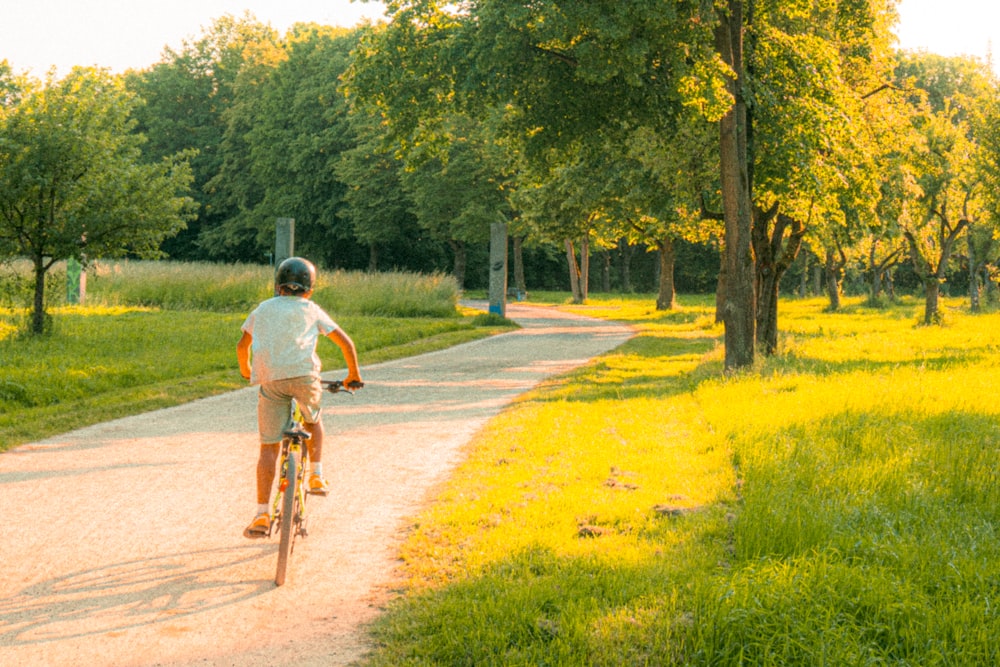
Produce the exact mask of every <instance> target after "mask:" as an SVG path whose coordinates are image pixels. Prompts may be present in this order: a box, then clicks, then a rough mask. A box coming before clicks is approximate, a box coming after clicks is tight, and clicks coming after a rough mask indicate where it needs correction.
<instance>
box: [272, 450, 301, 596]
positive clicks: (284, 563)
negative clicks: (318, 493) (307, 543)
mask: <svg viewBox="0 0 1000 667" xmlns="http://www.w3.org/2000/svg"><path fill="white" fill-rule="evenodd" d="M298 472H299V454H297V453H296V452H289V454H288V463H287V466H286V468H285V477H284V478H283V481H287V484H286V485H285V489H284V490H283V491H281V493H282V497H281V528H280V537H281V539H280V540H279V542H278V569H277V571H276V572H275V574H274V583H275V585H277V586H281V585H282V584H283V583H285V571H286V570H287V569H288V556H289V554H291V551H292V536H293V534H294V533H293V531H294V530H295V486H296V484H295V480H296V479H298Z"/></svg>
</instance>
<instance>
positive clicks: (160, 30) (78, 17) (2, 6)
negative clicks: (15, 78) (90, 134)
mask: <svg viewBox="0 0 1000 667" xmlns="http://www.w3.org/2000/svg"><path fill="white" fill-rule="evenodd" d="M383 9H384V6H383V4H382V3H381V2H365V1H362V0H354V1H353V2H352V1H351V0H281V1H280V2H279V1H276V0H33V1H32V2H24V1H22V0H0V60H3V59H6V60H7V61H8V62H9V63H10V65H11V67H13V68H14V69H15V70H16V71H22V70H27V69H30V70H31V71H32V73H33V74H34V75H35V76H39V77H41V76H43V75H44V74H45V72H46V71H47V70H48V69H49V67H51V66H53V65H55V66H56V68H57V69H58V71H59V73H60V74H66V73H67V72H68V71H69V69H70V68H72V67H73V66H74V65H85V66H91V65H99V66H101V67H110V68H111V69H112V70H113V71H115V72H123V71H125V70H126V69H129V68H135V69H144V68H146V67H148V66H149V65H152V64H153V63H155V62H158V61H159V60H160V54H161V53H162V51H163V47H165V46H169V47H171V48H174V49H177V48H179V47H180V46H181V42H182V41H183V40H185V39H190V38H195V37H198V36H200V34H201V30H202V28H203V27H204V28H208V27H209V26H210V25H211V24H212V22H213V21H214V20H215V19H216V18H219V17H220V16H223V15H225V14H233V15H235V16H241V15H242V14H243V12H244V11H250V12H251V13H252V14H253V15H254V16H255V17H256V18H257V19H259V20H260V21H263V22H265V23H270V24H271V25H272V26H273V27H274V28H275V29H277V30H278V31H280V32H282V33H283V32H284V31H285V30H286V29H287V28H288V27H289V26H291V25H292V24H293V23H298V22H316V23H322V24H324V25H340V26H345V27H353V26H355V25H356V24H357V23H358V22H359V21H362V20H363V19H365V18H372V19H376V18H378V17H380V16H382V12H383Z"/></svg>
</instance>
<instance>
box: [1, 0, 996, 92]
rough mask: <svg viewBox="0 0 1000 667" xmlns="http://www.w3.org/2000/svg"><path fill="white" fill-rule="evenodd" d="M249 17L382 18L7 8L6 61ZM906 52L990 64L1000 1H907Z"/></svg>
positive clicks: (252, 7) (285, 11)
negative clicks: (974, 59) (961, 57)
mask: <svg viewBox="0 0 1000 667" xmlns="http://www.w3.org/2000/svg"><path fill="white" fill-rule="evenodd" d="M244 10H249V11H250V12H252V13H253V14H254V16H256V17H257V18H258V19H260V20H261V21H264V22H268V23H270V24H271V25H272V26H273V27H274V28H276V29H278V30H279V31H282V32H283V31H284V30H285V29H287V28H288V27H289V26H290V25H291V24H293V23H295V22H298V21H315V22H317V23H324V24H327V25H342V26H347V27H351V26H354V25H356V24H357V23H358V21H360V20H362V19H364V18H378V17H379V16H381V15H382V10H383V5H382V3H380V2H362V1H360V0H357V1H355V2H351V0H284V1H283V2H276V1H275V0H169V1H167V0H143V1H142V2H137V1H136V0H34V1H33V2H19V1H15V0H3V2H2V4H0V60H2V59H4V58H6V59H7V60H8V61H9V62H10V64H11V65H12V66H13V67H14V69H15V70H25V69H30V70H32V72H33V73H34V74H35V75H36V76H42V75H44V74H45V72H46V70H48V68H49V67H50V66H52V65H55V66H56V67H57V68H58V70H59V72H60V73H62V74H64V73H65V72H67V71H68V70H69V68H70V67H72V66H73V65H100V66H103V67H110V68H111V69H112V70H114V71H117V72H120V71H124V70H125V69H128V68H137V69H142V68H145V67H148V66H149V65H151V64H153V63H155V62H157V61H158V60H159V59H160V54H161V52H162V51H163V47H165V46H170V47H172V48H178V47H179V46H180V45H181V42H182V40H184V39H186V38H192V37H196V36H198V35H199V34H200V33H201V29H202V27H208V26H209V25H210V24H211V23H212V21H213V20H214V19H216V18H218V17H220V16H222V15H224V14H235V15H237V16H239V15H241V14H242V13H243V11H244ZM900 15H901V17H902V19H901V22H900V26H899V30H898V34H899V38H900V46H901V47H902V48H906V49H918V48H924V49H927V50H928V51H932V52H934V53H940V54H941V55H957V54H969V55H977V56H981V57H985V56H986V54H987V53H988V51H989V50H990V48H991V46H992V44H993V43H997V42H1000V39H997V38H998V37H1000V2H997V0H947V1H943V0H902V2H901V4H900Z"/></svg>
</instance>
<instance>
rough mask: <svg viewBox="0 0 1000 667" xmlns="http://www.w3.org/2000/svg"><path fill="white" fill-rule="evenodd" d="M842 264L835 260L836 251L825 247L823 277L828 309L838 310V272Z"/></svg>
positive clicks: (839, 272)
mask: <svg viewBox="0 0 1000 667" xmlns="http://www.w3.org/2000/svg"><path fill="white" fill-rule="evenodd" d="M843 267H844V265H843V264H842V263H840V262H838V261H837V253H836V252H835V251H834V249H833V248H827V249H826V265H825V266H824V268H823V277H824V278H825V282H826V296H827V298H828V299H829V300H830V306H829V309H830V311H833V312H835V311H838V310H840V274H841V271H843Z"/></svg>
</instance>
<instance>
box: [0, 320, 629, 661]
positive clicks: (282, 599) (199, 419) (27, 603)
mask: <svg viewBox="0 0 1000 667" xmlns="http://www.w3.org/2000/svg"><path fill="white" fill-rule="evenodd" d="M507 315H508V317H510V318H511V319H514V320H516V321H517V322H518V323H520V324H521V325H522V326H523V327H524V328H523V329H521V330H519V331H517V332H514V333H508V334H503V335H499V336H494V337H492V338H489V339H486V340H481V341H476V342H473V343H468V344H465V345H460V346H458V347H454V348H451V349H448V350H444V351H441V352H435V353H431V354H425V355H421V356H419V357H411V358H408V359H401V360H398V361H394V362H390V363H385V364H379V365H373V366H364V359H362V360H361V361H362V372H363V375H364V378H365V381H366V384H367V386H366V387H365V388H364V389H363V390H361V391H359V392H358V393H357V394H356V395H354V396H349V395H336V396H332V395H331V396H328V397H327V398H325V399H324V411H323V419H324V422H325V424H326V432H327V443H326V447H325V452H324V472H325V474H326V477H327V478H328V479H329V481H330V483H331V488H332V492H331V494H330V496H329V497H327V498H316V499H314V500H313V501H312V502H311V503H310V505H309V509H310V513H311V514H310V524H309V525H310V534H309V536H308V538H306V539H305V540H300V541H299V542H298V543H297V545H296V550H295V553H294V554H293V557H292V559H291V563H290V567H289V573H288V580H287V582H286V583H285V585H284V586H282V587H280V588H277V587H275V585H274V581H273V580H274V568H275V563H276V560H277V540H276V538H274V537H272V538H271V539H269V540H256V541H250V540H247V539H245V538H244V537H243V536H242V531H243V528H244V526H245V525H246V523H247V522H248V521H249V520H250V519H251V518H252V515H253V513H254V510H255V498H254V470H255V466H256V459H257V449H258V445H257V439H256V417H255V415H256V411H255V410H256V395H255V389H253V388H249V387H248V388H246V389H243V390H240V391H236V392H232V393H229V394H225V395H221V396H216V397H213V398H209V399H205V400H200V401H196V402H193V403H190V404H187V405H183V406H179V407H176V408H170V409H167V410H160V411H157V412H152V413H147V414H143V415H139V416H136V417H130V418H127V419H120V420H117V421H113V422H109V423H105V424H100V425H97V426H93V427H89V428H85V429H82V430H78V431H74V432H72V433H68V434H65V435H62V436H58V437H54V438H51V439H48V440H45V441H42V442H38V443H33V444H28V445H24V446H21V447H18V448H16V449H13V450H11V451H9V452H6V453H4V454H0V516H3V518H4V524H3V534H2V537H0V565H2V567H0V664H3V665H16V666H17V667H35V666H42V665H44V666H46V667H60V666H63V665H80V666H83V665H86V666H87V667H94V666H100V665H109V666H114V667H129V666H143V667H145V666H148V665H161V666H164V667H166V666H171V667H175V666H180V665H185V666H191V665H199V666H230V665H232V666H240V667H244V666H247V665H250V666H253V665H268V666H270V665H290V664H295V665H317V666H319V665H322V666H323V667H329V666H331V665H347V664H350V663H351V662H352V661H354V660H357V659H358V658H359V657H360V656H362V655H363V654H364V651H365V650H366V648H367V647H366V644H365V641H366V637H365V635H364V633H363V632H361V628H362V627H363V625H364V624H365V623H366V622H368V621H370V620H371V619H373V618H374V617H375V616H376V615H377V614H378V611H379V608H380V605H381V604H382V603H383V602H384V601H385V600H386V599H387V597H388V589H389V587H390V586H391V585H392V582H393V568H394V554H395V553H396V547H397V546H398V540H399V539H400V534H401V529H402V528H404V527H405V526H406V519H407V517H410V516H413V515H414V514H415V513H416V512H417V511H419V509H420V507H421V506H422V505H423V504H424V503H426V502H428V501H429V500H430V495H431V491H432V489H433V487H434V485H435V484H438V483H440V482H441V481H443V480H444V479H446V478H447V475H448V473H449V471H450V470H451V469H452V468H453V466H454V465H455V464H456V463H457V462H458V461H459V459H460V457H461V455H462V448H463V445H465V444H466V443H468V442H469V440H470V439H471V437H472V436H473V435H474V434H475V432H476V431H477V430H478V429H480V428H481V427H482V426H483V424H484V423H485V422H486V421H487V420H488V419H489V418H490V417H491V416H493V415H495V414H496V413H497V412H499V411H500V410H501V409H502V408H503V407H504V406H505V405H507V404H508V403H509V402H510V401H511V400H512V399H514V398H515V397H516V396H518V395H519V394H521V393H523V392H525V391H526V390H528V389H530V388H532V387H533V386H535V385H536V384H537V383H538V382H540V381H541V380H543V379H545V378H547V377H549V376H551V375H554V374H557V373H561V372H564V371H567V370H569V369H571V368H574V367H576V366H579V365H581V364H584V363H586V362H587V361H588V360H589V359H591V358H593V357H594V356H596V355H599V354H602V353H604V352H606V351H608V350H610V349H613V348H614V347H616V346H618V345H619V344H621V343H622V342H623V341H625V340H627V339H628V338H629V336H630V335H631V333H630V331H629V330H628V329H626V328H625V327H622V326H618V325H615V324H611V323H607V322H602V321H598V320H594V319H590V318H585V317H579V316H575V315H569V314H566V313H561V312H558V311H556V310H555V309H549V308H540V307H533V306H527V305H521V304H512V305H510V306H509V307H508V310H507ZM233 340H234V349H235V334H234V339H233ZM235 372H236V371H235V352H234V373H235ZM340 376H342V372H336V371H334V372H332V373H329V374H327V377H340Z"/></svg>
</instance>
